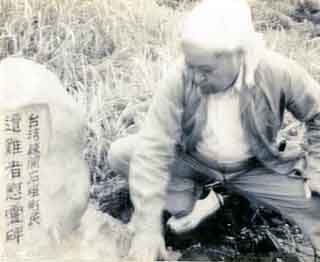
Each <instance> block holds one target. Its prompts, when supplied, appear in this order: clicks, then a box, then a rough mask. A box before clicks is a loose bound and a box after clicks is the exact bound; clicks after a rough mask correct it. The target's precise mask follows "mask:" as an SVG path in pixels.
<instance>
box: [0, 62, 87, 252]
mask: <svg viewBox="0 0 320 262" xmlns="http://www.w3.org/2000/svg"><path fill="white" fill-rule="evenodd" d="M38 105H44V106H45V105H47V109H48V112H47V113H48V114H47V118H48V119H46V120H45V121H43V120H41V121H42V124H44V125H45V126H47V128H42V132H45V133H46V134H42V138H41V139H42V140H43V141H42V144H46V143H47V146H48V148H45V147H43V148H42V149H43V150H42V151H41V162H40V188H39V189H40V217H41V222H40V227H39V228H38V230H37V232H35V233H34V235H33V236H27V237H31V238H32V240H36V241H37V243H33V245H34V246H33V247H30V246H25V247H23V250H22V251H21V252H22V253H23V252H24V251H26V252H28V250H29V248H30V250H32V252H36V253H37V252H38V250H37V248H36V246H37V245H38V246H39V247H41V248H39V249H41V251H44V250H45V247H49V249H50V248H52V247H57V246H59V244H61V243H62V242H63V241H64V240H65V239H66V238H67V237H70V234H71V233H72V232H73V231H74V230H75V229H76V228H77V227H78V226H79V224H80V220H81V217H82V216H83V214H84V212H85V211H86V209H87V205H88V199H89V171H88V167H87V165H86V163H85V161H84V159H83V156H82V151H83V150H82V149H83V148H82V146H83V145H82V141H83V131H84V126H85V118H84V111H83V109H82V108H81V107H79V105H77V104H76V103H75V101H74V100H73V99H72V97H71V96H70V95H68V94H67V92H66V91H65V89H64V88H63V87H62V85H61V83H60V81H59V80H58V78H57V77H56V76H55V75H54V74H53V73H52V72H50V71H49V70H47V69H46V68H45V67H44V66H42V65H39V64H37V63H35V62H33V61H30V60H26V59H22V58H7V59H4V60H2V61H1V62H0V114H2V115H3V114H5V113H6V112H8V111H12V112H14V111H19V112H21V110H22V111H23V110H24V108H26V107H27V108H29V109H30V108H31V110H33V109H32V108H34V110H37V109H36V107H37V106H38ZM46 130H47V131H46ZM0 132H3V130H1V131H0ZM47 132H49V134H48V133H47ZM2 134H3V133H2ZM0 137H1V133H0ZM2 137H4V136H3V135H2ZM2 146H3V144H2ZM2 153H3V152H2ZM2 159H3V156H2ZM3 165H4V163H3V161H2V163H1V168H2V169H1V170H2V171H3V170H4V166H3ZM23 175H25V174H23ZM5 183H6V181H5V176H4V174H1V177H0V184H1V185H2V190H1V192H0V221H1V228H0V234H1V237H0V239H1V240H2V241H3V240H5V237H4V236H5V231H6V224H5V223H4V217H5V213H4V212H5V210H4V209H5V195H4V194H5V187H4V186H3V185H4V184H5ZM23 190H24V189H23ZM26 242H28V241H26ZM0 246H1V247H3V244H2V243H0ZM18 246H19V245H18ZM18 248H19V247H18ZM1 251H2V252H3V250H1ZM39 252H40V251H39ZM48 252H49V251H48ZM9 253H10V252H9ZM45 254H47V253H45ZM9 256H10V254H9Z"/></svg>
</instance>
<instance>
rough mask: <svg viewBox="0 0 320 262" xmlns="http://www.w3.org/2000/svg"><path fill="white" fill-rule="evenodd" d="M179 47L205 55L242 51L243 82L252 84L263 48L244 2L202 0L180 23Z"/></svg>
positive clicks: (262, 42)
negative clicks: (196, 50)
mask: <svg viewBox="0 0 320 262" xmlns="http://www.w3.org/2000/svg"><path fill="white" fill-rule="evenodd" d="M182 45H183V46H192V47H194V48H199V49H201V50H204V51H208V52H219V51H235V50H242V51H243V53H244V58H245V59H244V81H245V83H246V84H247V85H248V86H249V87H252V86H253V85H254V71H255V68H256V66H257V64H258V62H259V58H260V56H259V54H260V53H261V52H260V51H261V49H262V48H263V47H264V41H263V37H262V35H261V34H258V33H257V32H255V29H254V26H253V23H252V18H251V10H250V7H249V5H248V3H247V1H246V0H204V1H202V2H201V3H200V4H199V5H198V6H196V7H195V8H194V9H193V10H192V11H191V13H190V14H189V15H188V16H187V18H186V19H185V21H184V26H183V30H182Z"/></svg>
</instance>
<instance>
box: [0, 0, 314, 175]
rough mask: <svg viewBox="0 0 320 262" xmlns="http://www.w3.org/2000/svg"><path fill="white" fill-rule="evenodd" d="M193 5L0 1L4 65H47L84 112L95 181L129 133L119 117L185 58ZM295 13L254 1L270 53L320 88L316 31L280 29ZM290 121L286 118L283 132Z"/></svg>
mask: <svg viewBox="0 0 320 262" xmlns="http://www.w3.org/2000/svg"><path fill="white" fill-rule="evenodd" d="M168 4H169V6H168ZM192 5H193V3H190V2H188V1H187V0H183V1H180V2H179V1H173V0H172V1H170V0H157V2H156V1H155V0H116V1H115V0H104V1H100V0H47V1H40V0H23V1H22V0H0V14H1V16H0V59H3V58H5V57H7V56H11V55H15V56H23V57H27V58H30V59H32V60H34V61H37V62H39V63H42V64H45V65H46V66H47V67H48V68H50V69H51V70H52V71H53V72H55V73H56V74H57V75H58V76H59V78H60V80H61V81H62V83H63V85H64V87H65V88H66V89H67V90H68V91H69V92H70V93H71V94H72V96H73V97H74V98H75V99H76V100H77V101H78V102H79V103H80V104H81V105H82V106H83V107H85V108H86V112H87V116H86V117H87V124H88V129H87V133H86V134H85V135H84V140H85V144H86V150H85V154H86V157H87V159H88V162H89V165H90V169H91V173H92V176H93V178H94V180H95V178H96V177H103V176H106V174H108V166H107V164H106V155H107V151H108V148H109V146H110V143H111V142H112V141H114V140H115V139H117V138H118V137H121V136H124V135H126V133H127V130H120V129H119V128H118V127H117V120H118V118H119V116H120V114H121V112H122V111H123V110H124V109H125V108H126V107H127V106H130V105H136V104H139V103H140V102H142V101H146V100H148V99H149V98H150V97H151V96H152V93H153V91H154V89H155V88H156V87H157V86H158V85H159V84H160V83H161V77H162V76H163V75H164V73H165V72H166V70H167V68H168V65H169V64H170V63H171V62H172V60H173V59H174V58H175V57H177V56H179V55H180V49H179V28H180V25H181V20H182V18H183V16H184V15H185V13H186V12H187V10H189V9H190V7H191V6H192ZM170 6H171V7H170ZM172 6H173V7H174V8H172ZM295 8H296V3H295V1H294V0H282V1H278V0H256V1H255V3H254V4H253V13H254V18H255V23H256V25H257V28H258V29H259V30H263V32H264V33H265V37H266V40H267V43H268V46H269V47H270V48H271V49H274V50H276V51H278V52H280V53H282V54H285V55H287V56H289V57H291V58H294V59H296V60H297V61H298V62H299V63H300V64H302V65H303V66H304V67H305V68H307V70H308V71H309V72H310V73H311V74H312V75H313V76H314V77H315V78H316V79H317V80H318V81H320V51H319V46H320V45H319V41H320V40H319V39H311V38H310V35H311V31H312V27H313V26H312V25H311V24H310V23H308V22H304V23H300V24H296V23H294V25H293V26H292V27H291V29H289V30H284V29H283V28H282V27H281V25H279V24H280V22H279V17H278V16H277V12H278V13H279V12H280V13H282V14H286V15H290V14H292V13H293V12H294V10H295ZM274 28H276V29H277V30H274ZM292 122H294V120H292V118H290V117H289V116H288V117H287V120H286V123H285V125H286V126H289V127H290V124H292ZM289 129H291V128H289ZM289 131H290V130H289ZM298 133H299V134H301V132H300V129H299V130H298ZM289 135H290V134H289ZM293 136H294V137H296V136H297V132H293Z"/></svg>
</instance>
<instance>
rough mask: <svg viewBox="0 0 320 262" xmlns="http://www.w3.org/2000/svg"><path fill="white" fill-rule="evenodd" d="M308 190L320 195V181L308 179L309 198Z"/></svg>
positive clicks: (306, 188)
mask: <svg viewBox="0 0 320 262" xmlns="http://www.w3.org/2000/svg"><path fill="white" fill-rule="evenodd" d="M308 189H309V191H311V192H313V193H316V194H318V195H320V180H319V179H308V180H307V181H306V182H305V191H306V196H307V197H308V193H307V191H308ZM311 192H310V197H311Z"/></svg>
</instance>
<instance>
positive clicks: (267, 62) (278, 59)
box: [258, 50, 295, 72]
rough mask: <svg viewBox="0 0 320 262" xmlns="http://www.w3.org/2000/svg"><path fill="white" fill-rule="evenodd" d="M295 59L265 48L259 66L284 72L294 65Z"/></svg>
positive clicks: (263, 68)
mask: <svg viewBox="0 0 320 262" xmlns="http://www.w3.org/2000/svg"><path fill="white" fill-rule="evenodd" d="M294 63H295V62H294V60H293V59H291V58H289V57H287V56H285V55H283V54H281V53H279V52H276V51H273V50H265V51H264V52H263V55H262V57H261V60H260V63H259V67H258V68H260V69H262V70H267V69H269V70H271V71H275V72H284V71H287V70H288V67H289V68H290V67H292V65H293V64H294Z"/></svg>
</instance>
